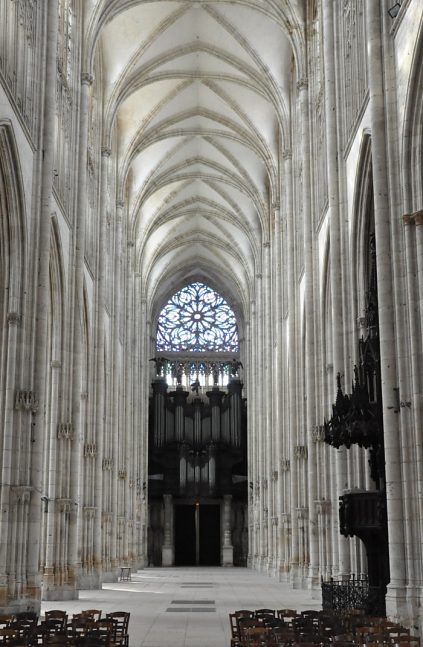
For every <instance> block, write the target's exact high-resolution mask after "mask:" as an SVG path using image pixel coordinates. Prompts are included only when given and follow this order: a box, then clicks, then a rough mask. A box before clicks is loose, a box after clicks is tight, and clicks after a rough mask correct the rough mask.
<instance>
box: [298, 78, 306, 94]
mask: <svg viewBox="0 0 423 647" xmlns="http://www.w3.org/2000/svg"><path fill="white" fill-rule="evenodd" d="M307 88H308V79H307V77H305V76H303V77H302V78H301V79H299V80H298V81H297V90H299V91H301V90H307Z"/></svg>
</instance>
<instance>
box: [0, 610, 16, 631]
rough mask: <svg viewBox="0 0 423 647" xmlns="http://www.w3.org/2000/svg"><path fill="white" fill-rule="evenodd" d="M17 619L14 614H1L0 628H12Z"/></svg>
mask: <svg viewBox="0 0 423 647" xmlns="http://www.w3.org/2000/svg"><path fill="white" fill-rule="evenodd" d="M15 617H16V616H14V615H13V613H0V627H3V628H4V627H10V625H11V624H12V622H13V621H14V620H15Z"/></svg>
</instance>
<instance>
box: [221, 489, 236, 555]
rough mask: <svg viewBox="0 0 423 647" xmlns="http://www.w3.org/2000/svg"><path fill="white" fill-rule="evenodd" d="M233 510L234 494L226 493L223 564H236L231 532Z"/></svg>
mask: <svg viewBox="0 0 423 647" xmlns="http://www.w3.org/2000/svg"><path fill="white" fill-rule="evenodd" d="M231 511H232V494H225V495H224V497H223V545H222V566H233V565H234V548H233V546H232V533H231Z"/></svg>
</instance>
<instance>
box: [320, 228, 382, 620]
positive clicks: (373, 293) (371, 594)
mask: <svg viewBox="0 0 423 647" xmlns="http://www.w3.org/2000/svg"><path fill="white" fill-rule="evenodd" d="M370 257H371V270H370V285H369V292H368V295H367V308H366V328H367V331H366V335H365V336H363V337H362V338H361V339H360V341H359V362H358V365H357V366H355V367H354V381H353V384H352V388H351V393H350V394H346V393H344V392H343V390H342V388H341V378H340V375H338V376H337V396H336V402H335V404H334V405H333V407H332V417H331V419H330V420H329V421H325V425H324V428H325V442H327V443H328V444H330V445H332V446H333V447H336V448H339V447H341V446H345V447H347V448H350V447H351V446H352V445H358V446H360V447H363V448H364V449H367V450H369V468H370V475H371V478H372V479H373V481H374V483H375V489H374V490H370V491H364V490H357V489H354V490H352V491H351V492H345V493H343V494H342V495H341V496H340V499H339V527H340V532H341V534H343V535H345V536H346V537H353V536H356V537H359V538H360V539H361V540H362V541H363V543H364V545H365V548H366V554H367V563H368V597H367V601H366V602H365V604H366V610H367V611H368V613H372V614H373V615H381V614H383V615H384V614H385V596H386V587H387V584H388V583H389V552H388V529H387V518H386V489H385V455H384V440H383V416H382V394H381V376H380V364H379V357H380V352H379V326H378V302H377V283H376V249H375V240H374V236H371V239H370ZM335 585H337V584H335V583H334V586H335Z"/></svg>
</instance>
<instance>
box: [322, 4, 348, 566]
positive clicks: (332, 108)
mask: <svg viewBox="0 0 423 647" xmlns="http://www.w3.org/2000/svg"><path fill="white" fill-rule="evenodd" d="M333 4H334V3H333V0H324V2H323V5H322V17H323V34H324V38H323V59H324V67H325V117H326V146H327V169H328V199H329V213H328V215H329V231H330V288H331V296H332V343H333V346H332V360H333V375H337V374H338V373H341V375H342V374H343V373H344V362H343V352H344V349H343V332H344V331H343V311H342V298H343V297H342V295H343V292H344V290H343V276H342V263H341V225H340V218H341V208H342V207H341V205H342V203H343V199H342V197H341V191H342V188H341V183H340V168H339V159H340V158H339V155H338V141H339V139H338V121H337V109H336V107H337V105H338V103H337V91H336V67H335V51H336V50H335V39H334V28H335V20H334V15H333ZM333 392H334V394H335V383H334V384H333ZM346 451H347V450H346V449H345V447H343V448H341V449H339V450H338V451H337V453H336V484H337V493H338V496H340V495H341V494H342V493H343V491H344V490H345V488H346V487H347V482H348V477H347V457H346ZM338 543H339V564H338V570H339V574H340V575H341V576H345V575H347V574H348V573H349V571H350V550H349V546H350V544H349V541H348V539H347V538H346V537H344V536H343V535H341V534H340V533H338Z"/></svg>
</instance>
